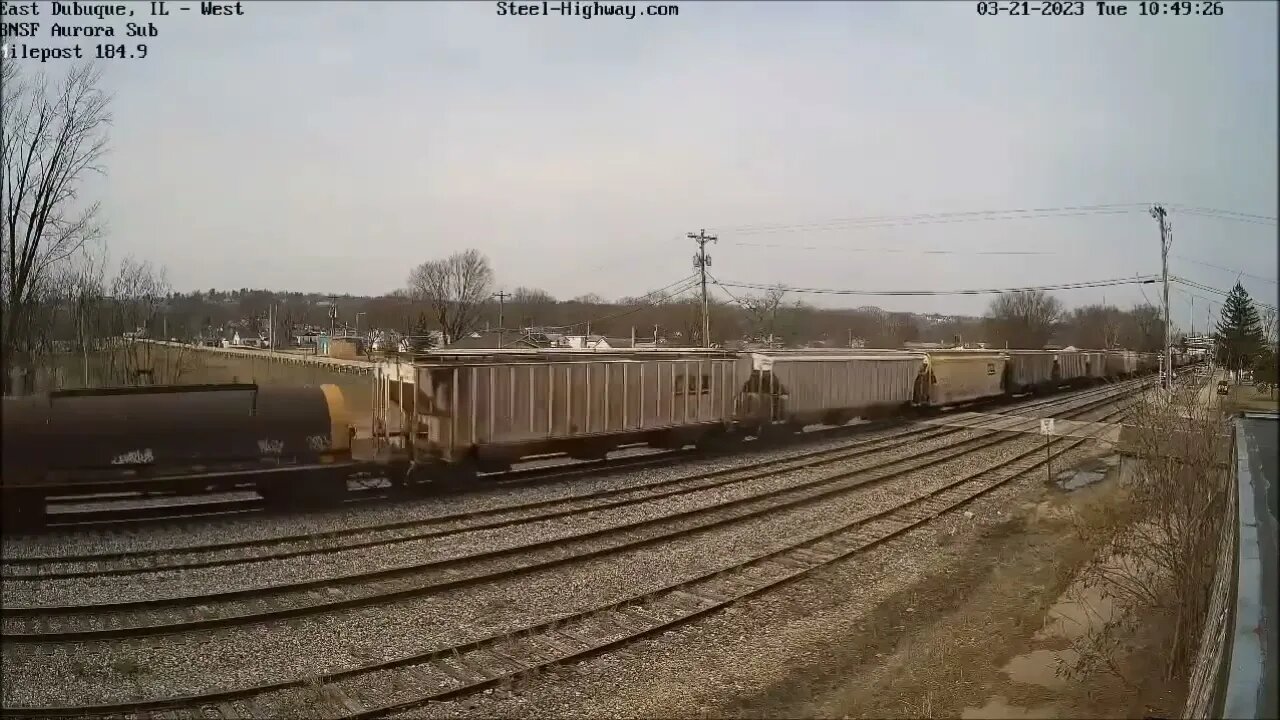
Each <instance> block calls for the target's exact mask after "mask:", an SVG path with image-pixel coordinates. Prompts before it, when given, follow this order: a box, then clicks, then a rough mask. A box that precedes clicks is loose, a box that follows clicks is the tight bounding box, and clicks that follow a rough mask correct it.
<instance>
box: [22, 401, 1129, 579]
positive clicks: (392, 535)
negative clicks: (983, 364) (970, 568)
mask: <svg viewBox="0 0 1280 720" xmlns="http://www.w3.org/2000/svg"><path fill="white" fill-rule="evenodd" d="M1113 392H1115V389H1114V388H1111V389H1106V390H1100V391H1092V392H1085V393H1081V394H1078V395H1074V396H1069V397H1068V398H1055V399H1049V400H1040V401H1035V402H1031V403H1027V404H1024V405H1022V406H1021V407H1019V408H1018V409H1019V410H1020V411H1026V410H1033V409H1036V408H1043V407H1052V406H1055V405H1059V404H1062V403H1063V402H1064V401H1067V400H1078V399H1082V398H1086V397H1091V396H1094V395H1103V396H1106V395H1109V394H1110V393H1113ZM964 430H965V428H963V427H938V426H926V427H919V428H914V429H910V430H906V431H904V432H900V433H895V434H892V435H887V436H882V437H878V438H872V439H869V440H865V441H862V442H857V443H854V444H852V445H848V446H843V447H839V448H826V449H819V450H814V451H809V452H803V453H800V454H798V455H790V456H785V457H781V458H778V459H774V460H766V461H765V462H763V463H759V464H756V465H754V466H753V469H752V470H753V471H752V472H751V473H750V474H749V475H747V476H745V477H735V476H736V475H740V474H741V473H743V472H744V470H743V469H742V468H738V467H732V468H725V469H721V470H714V471H710V472H705V473H698V474H695V475H690V476H685V477H678V478H672V479H667V480H660V481H655V482H651V483H643V484H639V485H631V486H627V487H623V488H613V489H608V490H601V491H596V492H588V493H581V494H578V495H574V496H571V497H565V498H555V499H548V500H538V501H532V502H525V503H517V504H512V505H507V506H502V507H496V508H490V509H484V510H475V511H467V512H459V513H453V514H449V515H443V516H437V517H431V518H424V519H419V520H406V521H400V522H394V523H387V524H383V525H375V526H366V527H357V528H345V529H341V530H334V531H329V532H325V533H310V534H296V535H292V536H283V537H275V538H267V539H257V540H244V541H232V542H225V543H219V544H216V545H203V546H196V547H189V548H173V549H162V550H139V551H129V552H117V553H96V554H79V555H62V556H47V557H31V558H12V559H8V560H6V561H5V565H4V573H3V576H4V578H5V579H12V580H34V579H71V578H87V577H109V576H119V575H128V574H134V573H140V572H156V571H179V570H193V569H201V568H210V567H221V566H228V565H234V564H238V563H245V562H262V561H274V560H285V559H290V558H296V557H302V556H308V555H316V554H323V553H332V552H337V551H345V550H352V549H360V548H370V547H377V546H381V545H389V544H392V543H400V542H409V541H416V540H425V539H430V538H436V537H442V536H446V535H452V534H456V533H461V532H471V531H477V530H490V529H497V528H502V527H508V526H512V525H517V524H522V523H528V522H535V521H539V520H549V519H555V518H560V517H566V516H569V515H574V514H578V513H585V512H590V511H598V510H605V509H609V508H615V507H621V506H623V505H627V504H631V503H638V502H647V501H652V500H657V499H662V498H666V497H673V496H676V495H681V494H688V493H693V492H698V491H702V490H706V489H711V488H716V487H723V486H725V485H729V484H733V483H740V482H744V481H748V480H751V479H756V478H759V477H764V476H766V475H768V474H769V473H770V472H773V473H776V472H786V471H788V470H790V469H792V468H793V466H794V467H815V466H817V465H819V464H823V463H829V462H837V461H844V460H850V459H853V458H856V457H861V456H864V455H867V454H870V453H872V452H884V451H887V450H892V449H896V448H899V447H902V446H905V445H908V444H910V443H913V442H922V441H925V440H932V439H936V438H940V437H946V436H948V435H954V434H957V433H960V432H964ZM797 463H801V464H800V465H797ZM765 469H768V472H762V471H764V470H765ZM371 533H373V534H383V533H385V534H386V536H385V537H370V538H364V539H358V538H356V536H359V535H362V534H371Z"/></svg>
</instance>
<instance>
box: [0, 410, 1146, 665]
mask: <svg viewBox="0 0 1280 720" xmlns="http://www.w3.org/2000/svg"><path fill="white" fill-rule="evenodd" d="M1121 394H1124V393H1121ZM1114 399H1115V398H1114V397H1110V396H1109V397H1106V398H1103V399H1102V400H1097V401H1091V402H1088V403H1085V404H1084V405H1082V406H1080V407H1077V408H1073V409H1072V410H1071V413H1072V414H1081V413H1085V412H1088V411H1089V410H1091V409H1093V408H1095V407H1098V406H1101V405H1106V404H1109V403H1111V402H1112V401H1113V400H1114ZM1016 437H1017V436H1012V437H1010V436H1008V435H1001V431H998V430H993V431H987V433H986V435H983V436H979V437H977V438H972V439H968V440H964V441H962V442H960V443H957V444H955V445H952V446H944V447H943V448H938V449H936V450H933V451H930V452H927V453H924V454H922V455H918V456H915V457H908V458H901V459H896V460H889V461H882V462H879V463H875V464H872V465H871V466H868V467H861V468H856V469H851V470H843V471H840V472H837V473H835V474H831V475H827V476H823V477H820V478H817V479H815V480H811V481H807V482H805V483H801V484H797V485H793V486H788V487H784V488H780V489H778V490H773V491H768V492H764V493H758V494H756V495H754V496H749V497H744V498H738V499H735V500H731V501H727V502H723V503H717V504H715V505H712V506H709V507H703V508H696V509H692V510H687V511H684V512H680V513H674V514H670V515H666V516H662V517H658V518H652V519H647V520H640V521H635V522H631V523H627V524H624V525H618V526H612V527H608V528H601V529H598V530H592V531H585V532H582V533H578V534H576V535H574V536H568V537H560V538H555V539H552V540H539V541H534V542H530V543H525V544H523V545H519V546H510V547H506V548H502V549H499V550H493V551H487V552H483V553H476V554H473V555H471V556H467V557H459V558H449V559H442V560H437V561H430V562H424V563H416V564H413V565H407V566H401V567H398V568H389V569H386V570H379V571H373V572H364V573H356V574H352V575H349V576H345V577H340V578H326V579H321V580H311V581H305V582H302V583H295V584H289V585H281V586H275V587H267V588H251V589H240V590H234V591H227V592H224V593H218V594H216V595H204V596H192V597H183V598H158V599H148V600H138V601H126V602H120V603H110V604H98V605H86V606H67V607H17V608H15V607H6V612H5V618H4V625H5V627H4V633H3V636H4V639H5V641H7V642H11V643H12V642H23V643H30V642H67V641H84V640H97V639H108V638H122V637H137V636H145V635H154V634H162V633H177V632H189V631H194V630H206V629H213V628H220V627H230V626H236V625H244V624H251V623H260V622H265V621H268V620H274V619H281V618H290V617H300V616H305V615H311V614H316V613H320V612H329V611H334V610H340V609H346V608H352V607H360V606H365V605H371V604H377V603H385V602H389V601H393V600H398V599H402V598H407V597H413V596H417V595H421V594H425V593H429V592H435V591H440V590H445V589H451V588H457V587H463V586H467V585H472V584H475V583H479V582H488V581H492V580H496V579H502V578H506V577H511V576H515V575H520V574H525V573H528V572H531V571H534V570H538V569H542V568H548V567H554V566H558V565H563V564H567V563H571V562H578V561H581V560H584V559H588V558H593V557H599V556H602V555H607V554H611V553H616V552H619V551H621V550H625V549H630V548H635V547H642V546H646V545H651V544H654V543H659V542H665V541H668V540H670V539H672V538H675V537H681V536H687V535H690V534H694V533H698V532H703V531H706V530H709V529H711V528H715V527H720V526H723V525H727V524H730V523H736V522H740V521H742V520H746V519H749V518H753V517H758V516H761V515H764V514H765V513H770V512H776V511H777V510H780V509H783V508H788V507H795V506H799V505H803V504H807V503H812V502H816V501H818V500H820V499H822V498H825V497H829V496H832V495H836V494H840V493H845V492H850V491H855V490H858V489H860V488H863V487H866V486H869V485H872V484H878V483H881V482H883V481H885V480H888V479H890V478H893V477H898V476H901V475H905V474H908V473H913V472H917V471H919V470H921V469H924V468H927V467H933V466H936V465H939V464H941V463H944V462H947V461H949V460H952V459H954V458H957V457H961V456H964V455H968V454H971V453H973V452H975V451H978V450H982V449H985V448H987V447H990V446H993V445H997V444H1002V443H1005V442H1008V441H1010V440H1013V439H1015V438H1016ZM965 445H971V446H970V447H962V446H965ZM948 451H952V452H949V454H948ZM935 454H938V456H937V457H934V458H929V456H930V455H935ZM893 466H900V467H898V468H897V469H894V470H887V471H884V472H881V473H879V474H870V475H869V473H871V472H872V471H875V470H882V471H883V470H885V469H886V468H889V467H893ZM842 480H853V482H846V483H844V484H839V483H840V481H842ZM825 486H834V487H825ZM804 491H812V492H808V493H807V494H803V493H804ZM787 495H799V497H795V498H792V499H786V500H783V501H781V502H779V501H778V498H779V497H785V496H787ZM751 503H755V504H757V505H759V507H756V508H755V509H750V510H746V511H745V512H739V513H736V514H733V515H729V516H728V517H719V518H714V517H713V518H710V519H703V520H701V521H697V519H698V518H699V517H700V516H707V515H714V514H716V513H720V512H722V511H724V510H726V509H731V508H738V507H740V506H744V505H749V504H751ZM685 518H689V519H695V521H696V522H695V524H693V525H692V526H688V527H677V528H675V529H660V530H658V533H657V534H656V535H653V536H650V537H642V538H639V539H625V540H623V541H622V542H620V543H618V542H615V543H612V544H609V545H606V546H603V547H601V546H596V547H594V548H592V549H586V550H577V549H568V548H566V545H567V544H568V543H570V542H574V541H577V542H584V541H592V540H599V539H602V538H605V539H608V538H609V537H610V536H615V535H619V534H620V533H627V532H632V531H635V530H639V529H641V528H654V527H660V526H661V525H663V524H669V523H672V522H673V521H677V520H681V519H685ZM534 550H550V551H551V555H552V556H551V557H541V558H533V559H530V558H529V557H528V556H529V554H530V552H531V551H534ZM566 551H567V552H568V553H569V554H567V555H566V554H564V553H565V552H566ZM557 553H560V554H558V555H557ZM512 557H515V558H517V559H519V560H521V561H524V562H523V563H522V564H517V565H514V566H512V565H507V566H502V565H499V566H498V567H497V568H496V569H487V570H486V569H484V568H483V567H481V568H480V569H479V571H478V572H476V570H477V568H476V567H475V565H476V564H477V561H479V560H497V561H501V560H503V559H507V558H512ZM459 566H464V568H463V569H460V568H459ZM433 570H435V571H439V572H438V574H436V575H435V577H434V578H432V579H427V580H425V581H424V579H423V578H421V577H420V576H421V575H422V574H423V573H426V572H430V571H433ZM467 571H471V574H469V575H468V574H466V572H467ZM215 600H230V601H233V602H234V601H241V602H240V605H239V606H235V605H232V607H230V608H227V609H224V612H223V613H222V614H215V613H217V612H218V611H217V610H215V609H213V608H212V607H211V606H210V603H211V602H213V601H215ZM225 610H230V612H226V611H225ZM129 612H136V613H139V614H141V619H142V620H143V624H139V623H138V622H137V619H138V618H133V619H132V623H130V620H131V618H130V617H129V616H128V614H127V613H129ZM107 613H114V614H113V615H107ZM120 613H125V617H124V618H122V617H121V616H120ZM104 616H105V618H104ZM15 626H16V627H15ZM15 630H16V631H15Z"/></svg>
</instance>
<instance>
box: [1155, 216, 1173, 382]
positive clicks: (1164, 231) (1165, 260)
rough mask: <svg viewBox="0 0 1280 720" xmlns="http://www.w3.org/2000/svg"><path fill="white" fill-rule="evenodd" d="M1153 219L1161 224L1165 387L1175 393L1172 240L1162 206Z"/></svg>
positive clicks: (1163, 369) (1162, 361)
mask: <svg viewBox="0 0 1280 720" xmlns="http://www.w3.org/2000/svg"><path fill="white" fill-rule="evenodd" d="M1151 217H1153V218H1155V219H1156V222H1157V223H1159V224H1160V276H1161V279H1162V281H1163V283H1164V358H1163V359H1162V360H1161V363H1162V365H1163V368H1162V371H1163V372H1164V386H1165V387H1166V388H1167V389H1168V390H1169V391H1170V392H1172V391H1173V363H1172V362H1170V360H1171V358H1170V357H1169V245H1170V244H1171V238H1170V234H1169V224H1168V223H1167V222H1166V221H1165V210H1164V208H1163V207H1161V206H1160V205H1155V206H1153V207H1152V208H1151Z"/></svg>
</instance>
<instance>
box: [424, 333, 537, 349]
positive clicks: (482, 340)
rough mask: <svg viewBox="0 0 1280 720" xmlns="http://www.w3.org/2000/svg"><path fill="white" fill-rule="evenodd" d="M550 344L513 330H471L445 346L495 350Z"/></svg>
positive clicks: (448, 347)
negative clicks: (503, 331)
mask: <svg viewBox="0 0 1280 720" xmlns="http://www.w3.org/2000/svg"><path fill="white" fill-rule="evenodd" d="M541 347H551V345H547V344H543V343H540V342H538V341H537V340H536V339H535V338H533V337H531V336H529V335H521V334H519V333H514V332H506V333H499V332H494V331H484V332H473V333H471V334H470V335H468V336H466V337H464V338H459V339H458V340H456V341H454V342H451V343H449V344H448V345H446V346H445V349H446V350H497V349H499V348H519V349H529V348H541Z"/></svg>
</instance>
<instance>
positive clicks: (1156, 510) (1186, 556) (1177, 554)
mask: <svg viewBox="0 0 1280 720" xmlns="http://www.w3.org/2000/svg"><path fill="white" fill-rule="evenodd" d="M1201 389H1202V388H1201V387H1197V386H1192V387H1188V388H1178V389H1176V390H1175V391H1174V392H1173V393H1165V392H1163V391H1152V392H1151V393H1150V394H1148V395H1147V396H1145V397H1143V398H1142V399H1141V400H1140V401H1139V402H1138V403H1136V404H1135V405H1134V407H1133V410H1132V415H1131V416H1130V418H1129V420H1128V421H1127V423H1126V426H1125V428H1124V429H1123V431H1122V433H1121V449H1122V450H1123V452H1124V453H1125V455H1126V456H1128V457H1127V458H1126V460H1125V461H1124V464H1125V465H1128V466H1129V470H1131V471H1132V472H1131V474H1129V475H1128V477H1126V478H1124V482H1125V484H1126V485H1125V487H1124V493H1123V497H1124V498H1125V501H1124V506H1123V508H1121V507H1116V508H1112V510H1111V512H1106V513H1101V514H1097V515H1095V516H1094V517H1093V518H1092V520H1093V522H1092V523H1090V527H1089V528H1088V530H1087V531H1088V532H1089V533H1091V534H1090V536H1089V537H1087V538H1086V539H1087V540H1090V541H1092V542H1095V543H1096V542H1098V541H1099V540H1100V539H1103V538H1109V539H1110V543H1109V546H1108V547H1107V548H1105V549H1104V550H1103V551H1102V552H1099V553H1097V554H1096V555H1094V557H1093V558H1092V559H1091V560H1090V561H1089V562H1087V563H1086V565H1085V567H1084V569H1083V571H1082V572H1081V576H1080V578H1079V582H1078V583H1077V585H1076V586H1075V592H1076V593H1077V594H1080V595H1084V594H1087V593H1086V592H1085V591H1088V590H1094V591H1096V593H1097V594H1100V595H1101V596H1102V597H1103V598H1105V599H1107V600H1109V601H1110V602H1111V603H1112V607H1113V612H1112V613H1111V617H1109V618H1102V622H1101V623H1095V624H1093V626H1092V627H1091V628H1090V629H1089V630H1088V631H1087V632H1085V633H1084V634H1083V635H1082V636H1081V637H1079V638H1078V639H1076V640H1075V641H1073V648H1072V649H1073V650H1075V651H1076V654H1077V655H1076V658H1075V659H1074V660H1072V661H1069V662H1064V663H1063V664H1062V665H1061V666H1060V667H1059V671H1060V672H1061V673H1063V674H1065V675H1067V676H1070V677H1075V678H1084V677H1087V676H1088V675H1090V674H1092V673H1095V672H1098V671H1108V672H1111V673H1113V674H1115V675H1117V676H1118V677H1120V679H1121V680H1122V681H1124V682H1125V683H1126V684H1130V685H1131V684H1132V683H1131V682H1130V679H1128V678H1125V677H1124V676H1123V675H1121V674H1120V672H1119V665H1118V660H1119V658H1120V653H1121V651H1122V650H1124V649H1125V648H1126V646H1127V645H1129V644H1130V641H1129V640H1128V639H1130V638H1133V637H1134V636H1135V632H1136V631H1137V630H1138V629H1139V628H1138V626H1139V624H1140V622H1141V620H1142V619H1143V618H1149V617H1152V616H1155V617H1158V618H1161V620H1162V621H1167V622H1168V623H1169V625H1168V627H1169V629H1170V635H1169V636H1168V639H1167V641H1166V642H1167V647H1165V648H1162V650H1163V652H1162V655H1163V657H1165V658H1166V664H1165V667H1164V675H1165V679H1166V680H1169V679H1172V678H1174V677H1176V676H1180V675H1181V674H1182V673H1183V671H1185V670H1186V669H1188V668H1189V667H1190V666H1191V665H1192V663H1193V661H1194V659H1195V656H1196V650H1197V648H1198V645H1199V631H1200V628H1201V627H1203V624H1204V620H1205V615H1206V612H1207V610H1208V606H1209V601H1210V590H1211V588H1212V586H1213V580H1214V574H1215V569H1216V563H1217V562H1218V560H1219V558H1218V552H1219V551H1218V548H1219V538H1220V533H1221V532H1222V526H1223V522H1224V518H1225V517H1226V516H1227V513H1226V510H1227V507H1228V506H1227V503H1228V502H1230V501H1231V500H1232V498H1231V496H1230V494H1229V491H1230V487H1231V483H1230V479H1231V476H1230V465H1229V463H1228V460H1229V459H1230V446H1231V445H1230V443H1231V435H1230V431H1229V426H1228V425H1227V424H1226V423H1225V420H1224V418H1223V417H1222V415H1221V413H1220V411H1219V410H1218V409H1217V408H1215V407H1212V406H1210V405H1207V404H1205V403H1204V402H1203V396H1202V395H1201V394H1200V391H1201Z"/></svg>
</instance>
